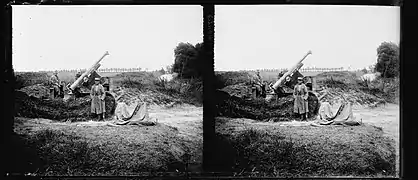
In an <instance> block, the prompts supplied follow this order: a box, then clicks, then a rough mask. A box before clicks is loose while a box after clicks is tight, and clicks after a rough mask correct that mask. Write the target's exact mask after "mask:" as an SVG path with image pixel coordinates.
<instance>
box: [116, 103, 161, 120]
mask: <svg viewBox="0 0 418 180" xmlns="http://www.w3.org/2000/svg"><path fill="white" fill-rule="evenodd" d="M138 104H139V106H137V107H139V109H138V108H137V107H136V109H137V110H136V111H133V114H132V115H131V118H129V119H126V120H121V119H119V120H116V122H115V124H116V125H143V126H153V125H156V124H157V120H156V119H151V118H149V114H148V108H147V104H146V103H145V102H144V103H138ZM122 106H123V105H122ZM125 107H126V106H125ZM122 108H123V107H122Z"/></svg>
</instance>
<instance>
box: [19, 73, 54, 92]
mask: <svg viewBox="0 0 418 180" xmlns="http://www.w3.org/2000/svg"><path fill="white" fill-rule="evenodd" d="M15 78H16V82H15V86H16V88H17V89H20V88H22V87H26V86H31V85H35V84H43V83H45V82H48V79H49V75H48V74H47V73H40V72H36V73H35V72H25V73H16V76H15Z"/></svg>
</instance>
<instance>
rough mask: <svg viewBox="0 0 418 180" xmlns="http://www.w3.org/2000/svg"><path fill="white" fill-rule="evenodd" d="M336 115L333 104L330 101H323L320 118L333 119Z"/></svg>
mask: <svg viewBox="0 0 418 180" xmlns="http://www.w3.org/2000/svg"><path fill="white" fill-rule="evenodd" d="M333 118H334V115H333V114H332V111H331V105H330V104H329V103H328V102H323V103H321V107H320V108H319V119H322V120H332V119H333Z"/></svg>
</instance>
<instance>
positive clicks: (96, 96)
mask: <svg viewBox="0 0 418 180" xmlns="http://www.w3.org/2000/svg"><path fill="white" fill-rule="evenodd" d="M95 81H96V84H94V85H93V86H92V87H91V91H90V96H91V113H92V114H93V115H96V116H99V117H98V119H99V120H102V119H103V118H104V113H105V112H106V109H105V101H104V99H105V97H106V94H105V90H104V88H103V86H102V85H101V84H99V83H97V82H100V78H95Z"/></svg>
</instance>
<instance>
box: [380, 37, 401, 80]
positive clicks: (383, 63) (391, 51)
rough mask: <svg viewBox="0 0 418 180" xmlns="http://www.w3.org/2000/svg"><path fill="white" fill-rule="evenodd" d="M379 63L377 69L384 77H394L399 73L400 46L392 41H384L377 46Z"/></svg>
mask: <svg viewBox="0 0 418 180" xmlns="http://www.w3.org/2000/svg"><path fill="white" fill-rule="evenodd" d="M376 51H377V56H378V57H377V63H376V65H375V70H376V71H377V72H380V73H381V74H382V75H381V76H382V77H384V78H394V77H397V76H398V75H399V47H398V45H396V44H395V43H392V42H383V43H382V44H380V46H379V47H378V48H377V50H376Z"/></svg>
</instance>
